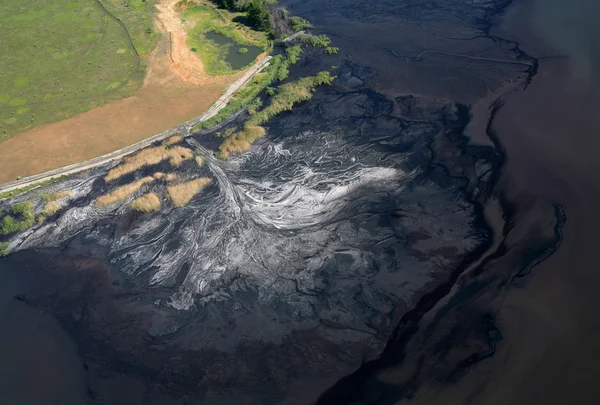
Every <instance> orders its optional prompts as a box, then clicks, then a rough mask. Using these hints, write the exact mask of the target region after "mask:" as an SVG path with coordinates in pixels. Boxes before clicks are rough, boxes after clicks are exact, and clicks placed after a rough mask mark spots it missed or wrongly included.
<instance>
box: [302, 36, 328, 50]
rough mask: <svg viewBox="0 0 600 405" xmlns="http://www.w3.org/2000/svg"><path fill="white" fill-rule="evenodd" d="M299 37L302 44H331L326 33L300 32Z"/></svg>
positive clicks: (318, 45)
mask: <svg viewBox="0 0 600 405" xmlns="http://www.w3.org/2000/svg"><path fill="white" fill-rule="evenodd" d="M299 38H300V41H301V42H302V43H303V44H306V45H309V46H314V47H317V48H327V47H328V46H329V44H331V39H330V38H329V37H328V36H327V35H312V34H302V35H300V37H299Z"/></svg>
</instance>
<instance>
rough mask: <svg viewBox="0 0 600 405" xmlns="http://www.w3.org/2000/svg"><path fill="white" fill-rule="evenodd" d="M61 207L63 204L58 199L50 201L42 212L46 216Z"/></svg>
mask: <svg viewBox="0 0 600 405" xmlns="http://www.w3.org/2000/svg"><path fill="white" fill-rule="evenodd" d="M60 208H61V205H60V204H59V203H58V201H48V202H47V203H46V204H45V205H44V208H43V209H42V214H44V215H45V216H50V215H54V214H56V213H57V212H58V211H59V210H60Z"/></svg>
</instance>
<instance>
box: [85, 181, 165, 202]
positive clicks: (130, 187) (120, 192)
mask: <svg viewBox="0 0 600 405" xmlns="http://www.w3.org/2000/svg"><path fill="white" fill-rule="evenodd" d="M153 181H154V178H153V177H150V176H148V177H144V178H142V179H140V180H138V181H136V182H135V183H129V184H126V185H124V186H122V187H119V188H117V189H115V190H113V191H111V192H110V193H108V194H105V195H103V196H100V197H98V198H96V205H99V206H106V205H110V204H113V203H116V202H118V201H121V200H124V199H125V198H127V197H128V196H130V195H131V194H133V193H135V192H136V191H137V190H139V188H140V187H142V186H143V185H144V184H146V183H151V182H153Z"/></svg>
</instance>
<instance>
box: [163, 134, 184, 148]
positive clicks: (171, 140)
mask: <svg viewBox="0 0 600 405" xmlns="http://www.w3.org/2000/svg"><path fill="white" fill-rule="evenodd" d="M181 141H183V136H181V135H173V136H172V137H170V138H169V139H167V145H169V146H170V145H175V144H176V143H179V142H181Z"/></svg>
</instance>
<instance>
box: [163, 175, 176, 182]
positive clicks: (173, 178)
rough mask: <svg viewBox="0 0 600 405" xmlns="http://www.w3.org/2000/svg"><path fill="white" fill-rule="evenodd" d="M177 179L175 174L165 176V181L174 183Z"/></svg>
mask: <svg viewBox="0 0 600 405" xmlns="http://www.w3.org/2000/svg"><path fill="white" fill-rule="evenodd" d="M177 178H178V177H177V175H176V174H175V173H169V174H167V175H166V176H165V179H166V180H167V181H175V180H177Z"/></svg>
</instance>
